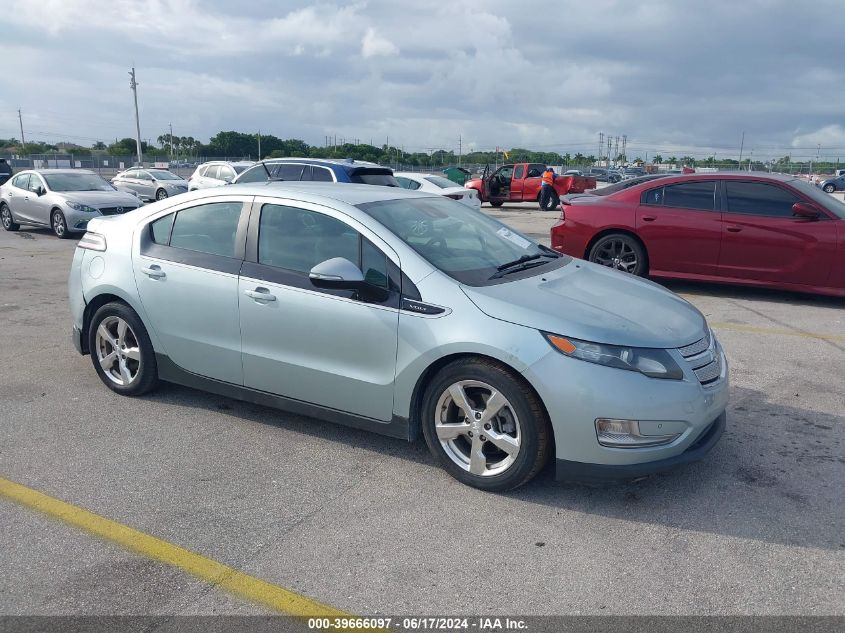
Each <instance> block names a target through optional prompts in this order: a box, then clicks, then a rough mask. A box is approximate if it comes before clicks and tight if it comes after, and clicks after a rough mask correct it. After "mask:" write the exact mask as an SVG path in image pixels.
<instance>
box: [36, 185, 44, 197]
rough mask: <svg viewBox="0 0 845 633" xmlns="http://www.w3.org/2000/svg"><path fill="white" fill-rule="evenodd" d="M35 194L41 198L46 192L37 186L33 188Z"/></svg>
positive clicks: (41, 186)
mask: <svg viewBox="0 0 845 633" xmlns="http://www.w3.org/2000/svg"><path fill="white" fill-rule="evenodd" d="M35 193H36V194H37V195H39V196H43V195H44V194H45V193H47V190H46V189H45V188H44V185H38V186H37V187H36V188H35Z"/></svg>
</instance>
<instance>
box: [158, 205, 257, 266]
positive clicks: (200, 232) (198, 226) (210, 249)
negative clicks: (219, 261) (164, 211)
mask: <svg viewBox="0 0 845 633" xmlns="http://www.w3.org/2000/svg"><path fill="white" fill-rule="evenodd" d="M242 207H243V204H242V203H240V202H213V203H211V204H203V205H200V206H198V207H191V208H190V209H183V210H182V211H179V212H178V213H177V214H176V220H175V221H174V222H173V231H172V232H171V234H170V246H172V247H174V248H185V249H187V250H191V251H198V252H200V253H208V254H210V255H222V256H223V257H234V256H235V234H236V233H237V230H238V221H239V220H240V217H241V208H242Z"/></svg>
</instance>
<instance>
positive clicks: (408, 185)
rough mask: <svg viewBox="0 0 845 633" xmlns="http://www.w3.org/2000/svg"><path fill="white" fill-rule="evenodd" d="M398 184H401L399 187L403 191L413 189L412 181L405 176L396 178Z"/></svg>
mask: <svg viewBox="0 0 845 633" xmlns="http://www.w3.org/2000/svg"><path fill="white" fill-rule="evenodd" d="M396 182H398V183H399V186H400V187H402V188H403V189H410V188H411V179H410V178H405V177H404V176H396Z"/></svg>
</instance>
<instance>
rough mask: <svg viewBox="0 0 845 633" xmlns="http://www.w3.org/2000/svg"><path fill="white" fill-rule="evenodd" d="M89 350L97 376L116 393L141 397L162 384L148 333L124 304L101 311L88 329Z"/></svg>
mask: <svg viewBox="0 0 845 633" xmlns="http://www.w3.org/2000/svg"><path fill="white" fill-rule="evenodd" d="M88 349H89V350H91V362H93V363H94V369H95V371H96V372H97V375H98V376H99V377H100V380H102V381H103V383H104V384H105V385H106V387H108V388H109V389H111V390H112V391H115V392H117V393H119V394H122V395H124V396H140V395H142V394H144V393H147V392H148V391H150V390H151V389H153V388H154V387H155V385H156V383H157V382H158V368H157V366H156V358H155V351H154V350H153V345H152V343H151V342H150V337H149V335H148V334H147V329H146V328H145V327H144V324H143V323H142V322H141V319H140V318H138V315H137V314H135V311H134V310H132V308H130V307H129V306H127V305H126V304H124V303H117V302H113V303H107V304H106V305H104V306H102V307H101V308H100V309H99V310H97V312H96V313H95V314H94V317H93V318H92V319H91V325H90V327H89V328H88Z"/></svg>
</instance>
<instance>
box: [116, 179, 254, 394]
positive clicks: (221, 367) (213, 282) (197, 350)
mask: <svg viewBox="0 0 845 633" xmlns="http://www.w3.org/2000/svg"><path fill="white" fill-rule="evenodd" d="M250 200H251V198H246V197H239V196H232V197H228V196H226V197H220V198H214V202H202V203H201V202H199V201H193V202H190V203H186V204H183V205H180V206H177V207H175V210H173V211H170V212H168V213H166V214H163V215H159V216H157V217H156V218H155V219H153V220H152V221H151V222H149V223H147V224H145V225H143V226H142V227H141V229H140V231H141V235H140V239H139V242H138V244H139V246H138V249H139V250H138V252H137V253H136V256H135V257H133V261H132V264H133V268H134V272H135V281H136V283H137V286H138V294H139V296H140V298H141V303H142V304H143V305H144V309H145V311H146V312H147V315H148V316H149V322H150V325H151V326H152V328H153V330H155V332H156V334H157V335H158V338H159V340H160V341H161V343H162V345H163V346H164V353H165V354H166V355H167V356H168V357H169V359H170V360H171V361H172V362H173V363H175V364H176V365H178V366H179V367H181V368H182V369H185V370H187V371H189V372H193V373H195V374H199V375H201V376H207V377H209V378H215V379H217V380H222V381H225V382H228V383H233V384H237V385H241V384H243V370H242V367H241V331H240V326H239V323H238V273H239V272H240V268H241V264H242V262H243V252H244V242H245V239H246V226H247V221H248V213H247V212H245V211H244V210H243V209H244V206H245V203H247V202H249V201H250Z"/></svg>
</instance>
